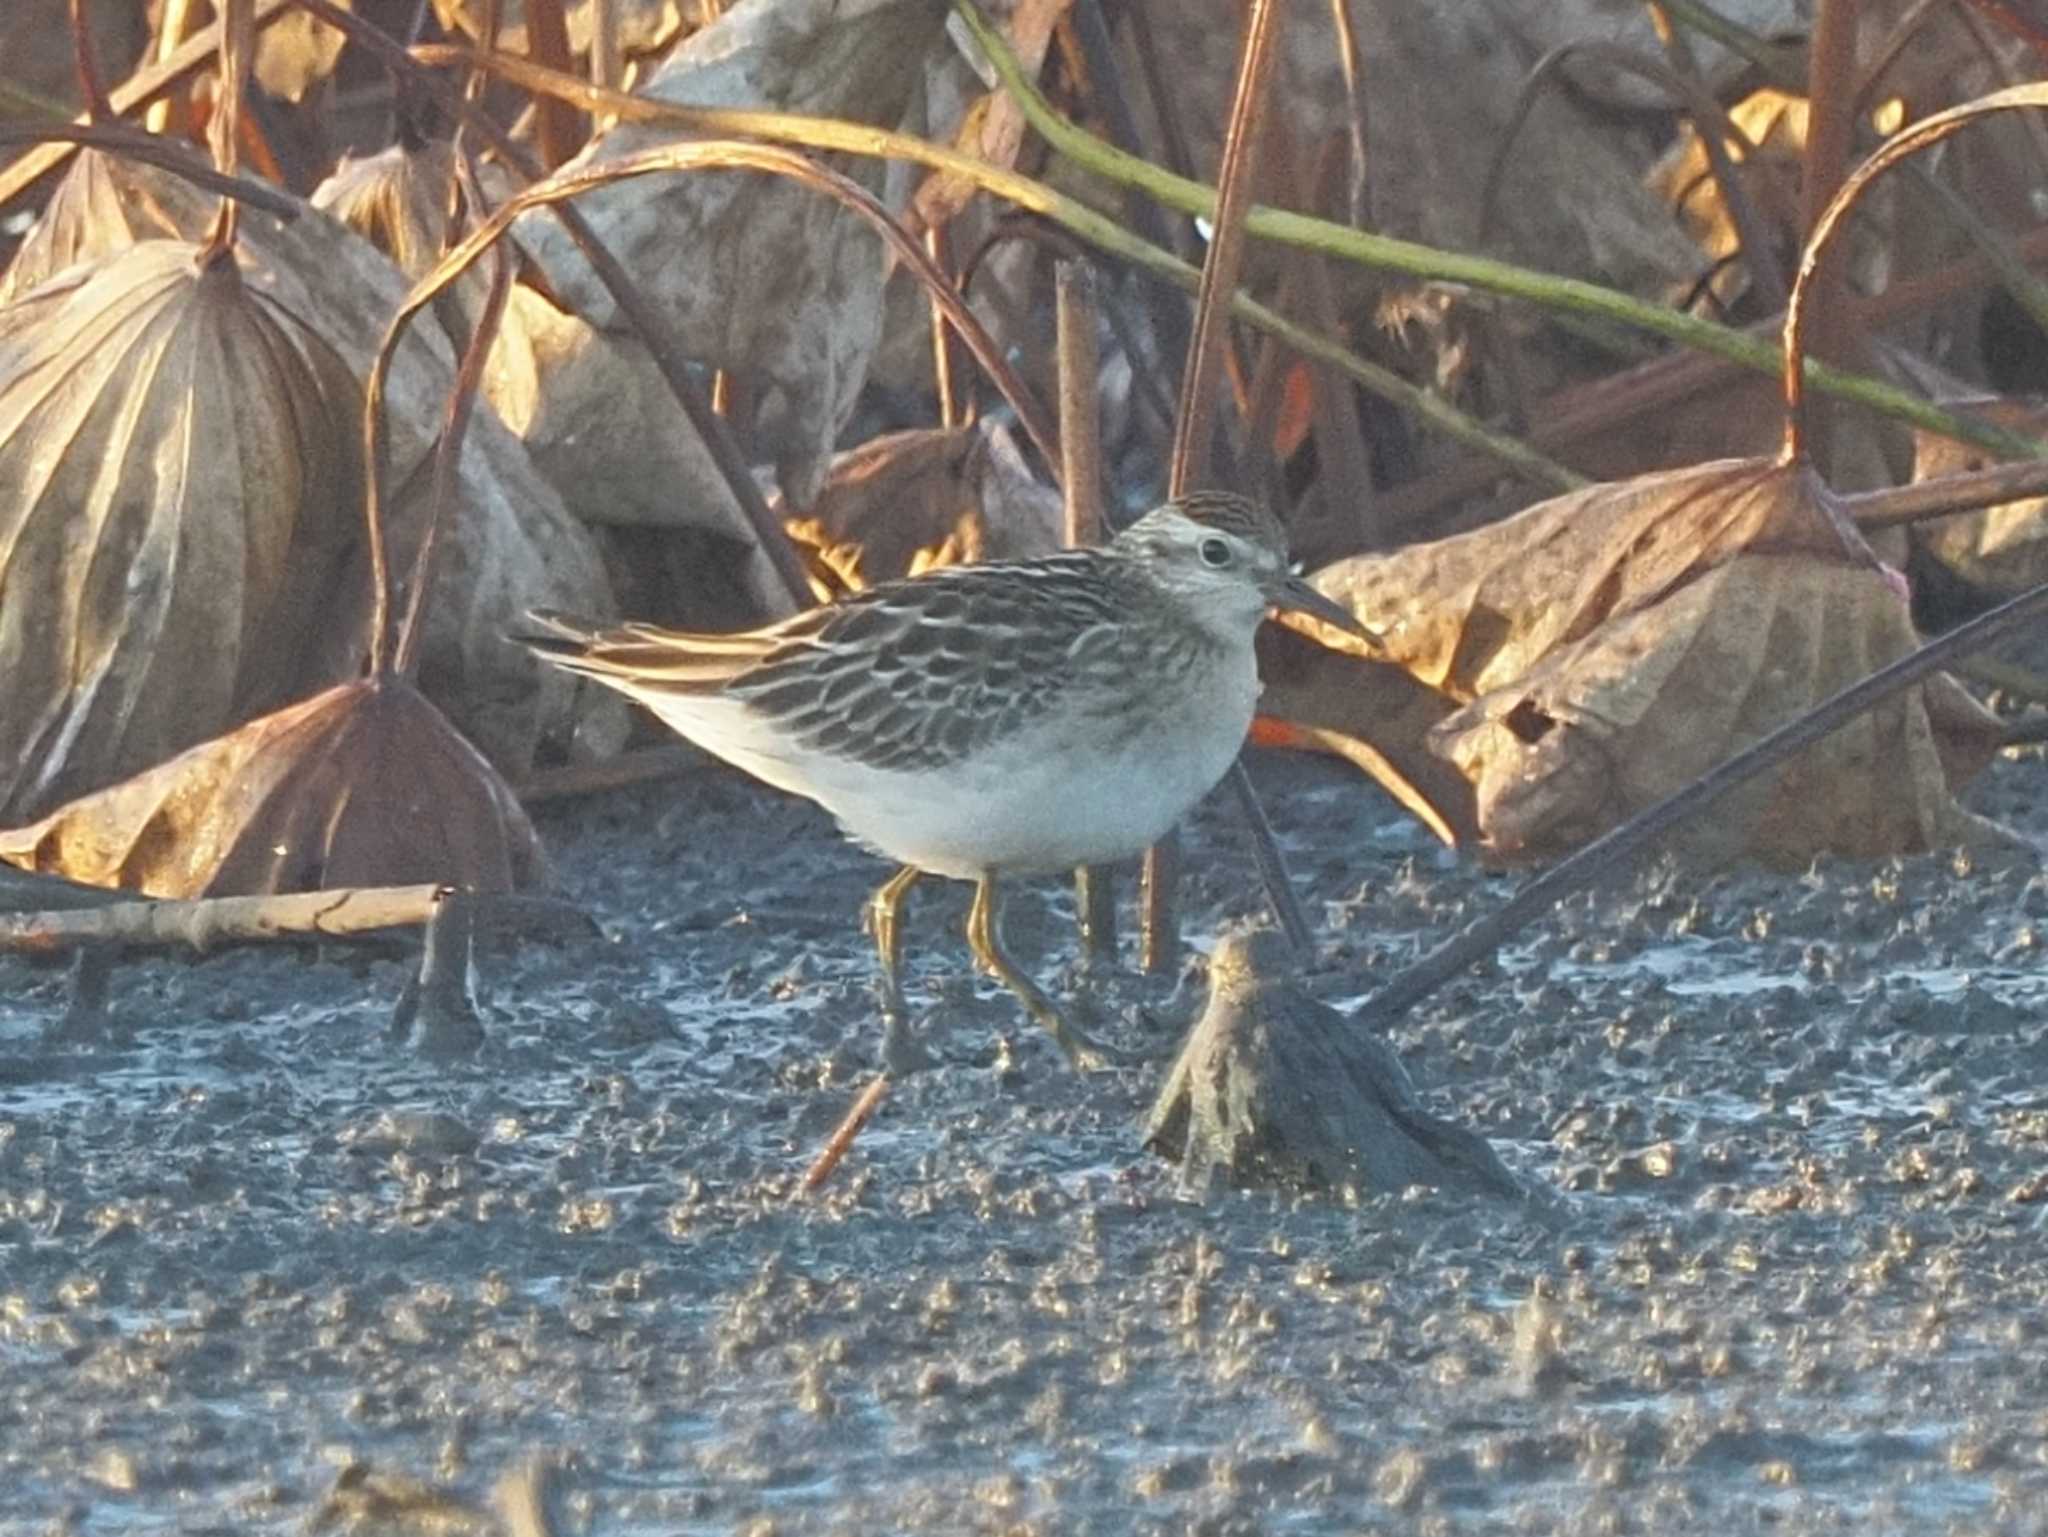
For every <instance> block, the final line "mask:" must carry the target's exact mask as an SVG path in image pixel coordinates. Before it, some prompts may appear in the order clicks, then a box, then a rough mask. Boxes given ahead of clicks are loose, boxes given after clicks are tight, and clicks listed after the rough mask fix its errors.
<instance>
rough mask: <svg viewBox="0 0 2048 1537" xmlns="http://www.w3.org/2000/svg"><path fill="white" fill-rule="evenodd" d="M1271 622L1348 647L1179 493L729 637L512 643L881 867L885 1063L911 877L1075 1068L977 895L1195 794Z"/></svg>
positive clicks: (1236, 508)
mask: <svg viewBox="0 0 2048 1537" xmlns="http://www.w3.org/2000/svg"><path fill="white" fill-rule="evenodd" d="M1273 608H1286V609H1296V610H1300V611H1302V612H1304V613H1308V614H1312V615H1314V616H1316V617H1317V618H1319V619H1322V620H1324V621H1326V622H1328V623H1330V624H1332V625H1337V626H1340V627H1342V628H1343V629H1346V630H1350V631H1352V632H1354V633H1357V634H1360V635H1365V634H1366V633H1367V632H1366V631H1365V630H1364V628H1363V627H1362V626H1361V625H1360V624H1359V623H1358V621H1357V620H1356V619H1354V618H1353V617H1352V616H1351V615H1350V614H1349V613H1347V612H1346V611H1345V610H1344V609H1343V608H1341V607H1339V606H1338V605H1337V604H1336V603H1334V602H1333V601H1331V600H1330V599H1329V598H1326V597H1324V596H1323V595H1322V594H1321V593H1319V592H1317V591H1316V590H1315V589H1314V588H1313V587H1311V586H1309V585H1308V583H1306V582H1305V581H1303V580H1302V579H1300V578H1299V577H1297V576H1295V575H1293V574H1292V572H1291V571H1290V570H1289V568H1288V563H1287V546H1286V536H1285V534H1284V533H1283V532H1282V530H1281V527H1280V524H1279V522H1278V521H1277V520H1276V519H1275V518H1274V517H1273V516H1272V514H1271V513H1269V512H1267V511H1266V510H1265V509H1263V508H1262V507H1259V506H1257V505H1256V504H1254V503H1252V502H1250V501H1248V500H1246V499H1245V498H1244V497H1241V496H1237V495H1233V494H1231V493H1228V492H1220V491H1202V492H1196V493H1193V494H1191V495H1187V496H1183V497H1180V498H1178V499H1176V500H1174V501H1171V502H1168V503H1166V504H1165V505H1164V506H1162V507H1158V508H1155V509H1154V510H1153V511H1151V512H1149V513H1147V514H1146V515H1145V516H1144V517H1142V518H1140V519H1139V520H1138V521H1137V522H1135V523H1133V524H1132V525H1131V526H1130V527H1129V528H1127V529H1125V530H1124V531H1123V532H1122V533H1120V534H1118V535H1117V536H1116V537H1115V538H1114V539H1112V540H1111V541H1110V542H1109V543H1107V544H1105V545H1102V546H1099V547H1096V548H1091V549H1080V550H1067V551H1062V552H1061V553H1059V554H1056V555H1047V556H1044V557H1041V558H1039V559H1036V560H1021V561H1003V562H990V563H987V564H982V565H971V566H955V567H951V568H948V569H944V570H940V571H935V572H932V573H930V574H928V575H925V576H920V577H914V578H911V579H909V580H906V581H895V582H885V583H882V584H880V585H877V586H875V587H872V588H869V589H867V590H866V591H863V592H859V593H856V594H854V595H853V596H851V597H849V598H846V599H844V600H843V601H840V602H837V603H831V604H827V605H825V606H823V607H820V608H816V609H812V610H810V611H808V612H806V613H802V614H798V615H797V616H795V617H794V618H792V619H788V620H785V621H783V622H781V623H779V624H774V625H770V626H768V627H766V628H764V629H759V630H753V631H749V632H747V633H745V634H740V635H696V634H687V633H683V632H679V631H674V630H663V629H657V628H655V627H654V626H651V625H641V624H629V625H625V626H622V627H621V628H618V629H613V630H606V631H602V632H596V633H593V632H592V631H590V630H589V629H588V628H586V627H585V626H582V625H579V624H577V623H576V622H574V621H572V620H569V619H565V618H563V617H561V616H559V615H555V614H547V613H537V614H535V615H534V616H533V618H534V620H535V622H536V623H538V624H540V625H541V626H543V627H544V628H545V629H546V630H547V631H548V632H549V633H548V634H546V635H534V636H525V635H523V636H520V637H519V639H520V640H521V641H523V642H524V643H525V644H526V645H527V646H528V647H530V648H531V649H532V650H533V651H534V652H536V653H537V654H538V655H540V656H541V657H543V658H545V659H546V660H548V661H550V662H553V663H554V664H555V665H557V666H559V667H565V668H567V669H569V670H570V671H572V672H577V673H581V674H584V675H585V676H588V677H591V678H595V679H597V680H598V681H599V682H600V683H604V684H607V685H608V686H610V687H612V688H615V689H617V690H619V691H620V692H621V693H623V694H626V695H628V696H629V697H631V698H633V699H635V700H638V701H639V702H640V703H641V704H644V705H646V706H647V708H648V709H650V710H652V711H653V712H654V713H655V714H656V715H657V716H659V717H660V718H661V719H662V721H663V722H664V723H666V724H667V725H668V726H670V727H671V728H673V729H674V730H675V731H677V732H679V733H681V734H682V735H683V736H685V737H687V738H689V739H690V740H691V741H692V742H695V743H696V744H697V745H698V746H700V747H702V748H704V749H705V750H706V751H708V752H711V753H713V754H715V755H716V756H718V757H720V758H723V759H724V760H725V761H726V762H728V763H731V764H734V765H736V766H737V767H739V768H742V769H745V770H746V771H747V772H748V773H750V774H752V775H754V776H755V777H756V778H757V779H762V780H766V781H767V782H768V783H769V784H771V785H774V786H776V787H777V788H779V789H783V790H788V791H790V792H792V793H793V794H797V795H802V796H805V797H807V798H808V799H810V800H813V801H816V802H817V803H818V804H819V805H821V806H823V807H824V808H825V809H826V810H827V811H830V812H831V813H832V814H833V815H834V816H836V817H837V818H838V819H839V822H840V825H841V826H842V827H843V828H845V830H846V831H847V832H848V833H849V834H850V835H851V836H852V837H853V838H855V839H857V840H858V841H859V842H861V843H862V844H865V845H866V846H867V847H868V848H870V849H872V850H874V851H876V852H877V853H880V854H882V855H884V856H886V857H887V858H890V859H893V860H895V861H896V862H897V863H898V864H899V865H901V866H902V868H901V869H899V870H898V871H897V872H896V874H895V875H893V876H892V877H890V879H889V880H888V881H886V882H885V883H884V884H883V885H882V887H881V889H880V890H879V891H877V892H876V893H875V895H874V896H873V897H872V898H871V899H870V900H869V903H868V925H869V928H870V930H871V932H872V933H873V935H874V938H875V945H876V948H877V950H878V951H879V952H880V957H881V973H882V985H881V997H882V1011H883V1016H884V1020H885V1022H886V1025H887V1037H886V1040H885V1044H884V1060H885V1062H886V1063H887V1064H888V1066H889V1067H890V1068H891V1069H892V1070H896V1071H902V1070H905V1069H907V1068H908V1067H910V1066H913V1065H915V1063H916V1061H917V1059H918V1055H919V1053H918V1049H917V1047H916V1046H915V1044H914V1042H912V1041H911V1039H910V1038H909V1036H908V1034H907V1032H906V1028H905V1026H904V1023H903V1017H904V1016H903V995H902V988H901V983H900V980H899V976H898V972H899V967H900V962H901V957H902V939H901V933H900V928H899V918H900V913H901V909H902V904H903V899H904V897H905V895H906V894H907V893H908V892H909V890H910V888H911V886H912V885H913V884H914V883H915V882H916V881H917V879H918V877H919V876H920V875H926V874H930V875H943V876H950V877H952V878H954V879H957V880H969V881H973V882H974V883H975V886H974V901H973V905H972V907H971V908H970V910H969V912H968V916H967V942H968V945H969V947H970V948H971V949H972V950H973V952H974V956H975V958H976V959H977V960H978V961H980V962H981V964H982V965H983V966H985V967H987V968H988V970H989V971H990V972H992V973H994V975H995V976H996V977H997V978H998V979H1000V980H1001V981H1002V982H1003V983H1004V984H1005V985H1006V986H1007V987H1009V988H1010V990H1011V991H1012V992H1014V993H1016V994H1017V996H1018V997H1019V998H1020V999H1021V1000H1022V1001H1023V1004H1024V1007H1025V1009H1026V1010H1027V1011H1028V1012H1029V1013H1030V1014H1031V1016H1032V1018H1033V1019H1035V1020H1037V1021H1038V1022H1039V1023H1040V1024H1041V1025H1043V1026H1044V1027H1045V1028H1046V1029H1047V1030H1048V1031H1050V1032H1051V1034H1052V1037H1053V1039H1054V1040H1055V1041H1056V1042H1057V1043H1058V1044H1059V1046H1060V1049H1061V1050H1062V1051H1064V1052H1065V1053H1066V1054H1067V1056H1068V1058H1069V1059H1070V1060H1071V1061H1073V1062H1074V1063H1075V1065H1077V1066H1097V1065H1100V1064H1101V1063H1102V1062H1104V1061H1105V1060H1107V1059H1108V1054H1107V1053H1106V1052H1105V1051H1104V1049H1103V1048H1102V1047H1100V1046H1098V1045H1096V1044H1095V1043H1094V1042H1092V1041H1090V1040H1089V1039H1087V1038H1086V1037H1085V1036H1084V1035H1082V1034H1081V1033H1080V1032H1079V1031H1077V1030H1076V1029H1075V1028H1074V1027H1073V1026H1071V1025H1070V1024H1069V1023H1068V1022H1067V1021H1066V1019H1065V1018H1064V1017H1062V1015H1061V1014H1060V1011H1059V1009H1058V1008H1057V1007H1056V1006H1055V1005H1054V1003H1053V1001H1052V1000H1051V998H1049V997H1047V996H1046V994H1045V992H1044V991H1043V990H1042V989H1041V988H1039V986H1038V985H1037V983H1035V982H1034V981H1032V980H1031V978H1030V977H1028V976H1026V975H1025V974H1024V972H1023V971H1022V970H1021V969H1020V968H1019V967H1018V966H1017V964H1016V963H1015V962H1014V961H1013V960H1012V959H1011V958H1010V956H1009V954H1008V953H1007V952H1006V951H1005V950H1004V948H1003V944H1002V940H1001V937H1000V935H999V933H998V929H997V908H996V883H997V881H998V880H999V879H1000V878H1001V877H1003V876H1006V875H1034V874H1046V873H1049V872H1052V871H1056V870H1064V869H1070V868H1072V867H1073V866H1076V865H1082V864H1102V863H1106V862H1108V861H1112V860H1117V859H1122V858H1125V857H1127V856H1129V855H1132V854H1135V853H1137V852H1138V851H1139V850H1141V849H1143V848H1145V847H1146V846H1147V845H1148V844H1151V843H1153V842H1156V841H1157V840H1158V839H1159V838H1160V837H1161V836H1162V835H1163V834H1164V833H1165V832H1166V831H1167V829H1168V828H1170V827H1172V826H1173V824H1174V823H1175V822H1176V821H1177V820H1179V818H1180V817H1181V816H1182V815H1183V814H1184V813H1185V812H1187V811H1188V810H1189V809H1190V808H1191V807H1192V806H1193V805H1194V804H1195V803H1196V802H1197V801H1199V800H1200V799H1201V798H1202V797H1203V796H1204V795H1206V794H1207V793H1208V792H1209V791H1210V790H1211V789H1212V788H1213V787H1214V786H1215V785H1216V783H1217V781H1218V780H1220V779H1221V778H1222V777H1223V774H1224V772H1225V771H1226V770H1227V769H1228V768H1229V767H1230V764H1231V762H1232V760H1233V759H1235V758H1236V756H1237V753H1238V750H1239V749H1240V748H1241V747H1242V746H1243V745H1244V740H1245V734H1246V732H1247V731H1248V730H1249V729H1250V727H1251V720H1252V708H1253V705H1254V703H1255V701H1256V700H1257V698H1258V694H1259V679H1258V672H1257V668H1256V665H1255V663H1254V660H1253V653H1252V637H1253V634H1254V633H1255V632H1256V631H1257V629H1258V627H1259V623H1260V621H1261V620H1262V619H1263V618H1264V617H1265V615H1266V613H1267V611H1268V610H1269V609H1273Z"/></svg>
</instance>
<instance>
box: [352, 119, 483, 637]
mask: <svg viewBox="0 0 2048 1537" xmlns="http://www.w3.org/2000/svg"><path fill="white" fill-rule="evenodd" d="M456 151H457V153H456V157H455V168H456V171H457V174H458V175H459V176H460V177H461V179H462V181H463V182H464V184H465V186H464V191H465V193H466V195H467V196H468V198H469V203H470V207H471V208H472V209H474V210H475V211H476V212H477V213H482V212H483V202H482V196H483V193H482V187H481V184H480V182H479V179H478V177H477V176H476V174H475V168H474V166H473V165H471V164H470V163H469V161H468V158H467V147H466V146H463V145H461V144H458V145H457V146H456ZM448 228H449V229H450V231H451V232H452V231H453V230H454V228H455V226H454V224H453V223H452V222H451V223H450V224H449V226H448ZM491 254H492V261H491V280H490V288H489V290H488V291H487V292H486V294H485V296H484V306H483V310H482V312H481V313H480V314H478V316H477V318H476V324H475V325H474V326H473V327H471V329H470V333H469V339H468V341H467V342H465V343H464V345H463V349H462V361H461V363H460V364H459V365H458V366H457V368H456V370H455V383H454V387H453V388H452V389H450V390H449V392H448V408H447V413H446V415H445V416H444V417H443V419H442V423H441V441H440V442H439V443H438V444H436V445H435V448H434V480H433V489H432V492H431V494H430V496H429V498H428V502H427V521H426V529H425V531H424V532H423V533H422V534H421V536H420V548H419V553H418V554H417V555H415V556H414V557H413V563H412V585H411V588H410V590H409V591H408V592H407V593H406V601H405V618H404V619H403V621H401V622H400V624H399V627H398V638H397V642H396V645H395V647H393V646H392V645H390V644H389V643H387V642H386V641H385V640H384V639H383V638H382V637H380V636H373V637H372V639H371V645H372V649H373V654H376V653H382V654H386V655H388V656H389V658H390V662H391V667H392V669H393V671H395V672H396V673H397V674H398V675H399V676H400V677H402V678H411V677H412V675H413V672H414V669H415V667H416V665H417V663H418V659H419V648H420V639H421V636H422V634H423V633H424V632H425V630H426V624H425V622H424V620H423V619H422V615H423V613H424V612H425V609H426V602H427V592H428V590H429V589H430V588H431V587H432V586H433V585H434V557H435V555H436V554H437V553H438V552H439V550H440V545H441V530H442V529H443V528H444V527H445V526H446V525H447V523H448V521H449V520H450V519H451V518H452V517H454V511H453V507H454V502H455V479H456V473H457V469H458V467H459V465H460V464H461V462H462V440H463V438H464V437H465V436H466V435H467V433H468V431H469V419H470V417H471V416H472V415H473V414H474V413H475V410H476V397H477V393H478V391H479V390H481V389H482V388H483V382H484V367H485V365H486V364H487V363H488V362H489V361H490V355H491V344H492V342H494V341H495V340H496V339H497V335H498V326H499V322H500V321H502V320H503V319H504V316H505V305H506V303H507V302H508V301H509V300H510V299H511V297H512V259H511V257H510V256H509V254H508V253H507V252H506V251H505V249H504V248H503V247H502V246H499V247H496V248H494V249H493V251H492V253H491ZM380 361H381V359H380ZM364 409H365V410H368V409H370V406H369V396H368V393H367V392H365V400H364ZM368 463H369V464H370V465H371V466H372V467H373V471H372V473H373V478H372V480H371V485H372V487H374V486H375V485H376V481H375V479H374V466H375V464H376V460H375V459H371V460H369V461H368Z"/></svg>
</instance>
